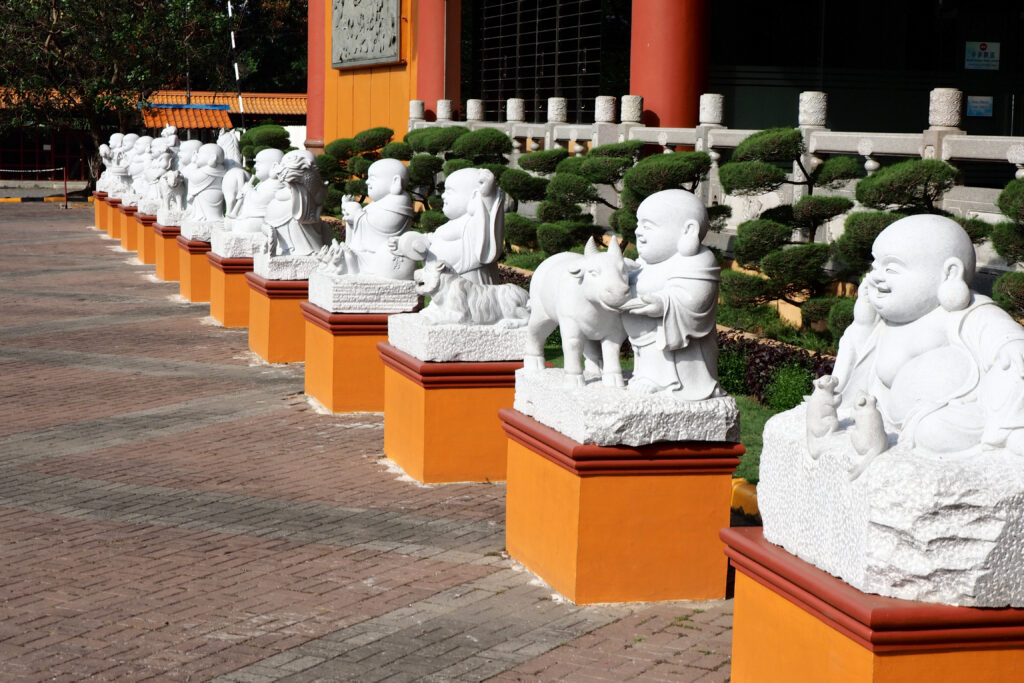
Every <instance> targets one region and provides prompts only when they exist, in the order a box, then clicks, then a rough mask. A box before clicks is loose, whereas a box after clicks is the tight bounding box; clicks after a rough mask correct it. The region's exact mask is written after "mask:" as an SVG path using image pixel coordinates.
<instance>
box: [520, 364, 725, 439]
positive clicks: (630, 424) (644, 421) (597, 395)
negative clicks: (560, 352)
mask: <svg viewBox="0 0 1024 683" xmlns="http://www.w3.org/2000/svg"><path fill="white" fill-rule="evenodd" d="M566 362H568V356H566ZM565 373H566V371H563V370H562V369H560V368H548V369H544V370H527V369H525V368H524V369H523V370H519V371H517V372H516V398H515V403H514V407H515V409H516V410H518V411H519V412H521V413H523V414H525V415H529V416H530V417H532V418H533V419H535V420H537V421H538V422H540V423H541V424H544V425H547V426H548V427H551V428H552V429H554V430H556V431H558V432H561V433H562V434H565V435H566V436H568V437H569V438H571V439H574V440H576V441H579V442H580V443H587V444H595V445H598V446H617V445H624V446H644V445H647V444H651V443H656V442H659V441H738V440H739V411H738V410H737V408H736V402H735V401H734V400H733V398H732V397H731V396H721V397H717V398H710V399H706V400H703V401H687V400H683V399H680V398H678V397H677V396H676V395H674V394H672V393H669V392H663V393H660V394H654V395H641V394H635V393H632V392H628V391H623V390H622V389H620V388H617V387H614V386H608V385H607V384H605V383H604V382H602V381H601V380H600V378H599V376H598V375H597V374H596V373H591V372H589V371H588V372H587V373H586V375H585V377H584V383H583V384H582V385H580V386H578V387H576V388H573V389H568V390H567V388H566V386H567V385H572V384H574V383H575V380H572V381H569V380H568V379H567V377H566V374H565Z"/></svg>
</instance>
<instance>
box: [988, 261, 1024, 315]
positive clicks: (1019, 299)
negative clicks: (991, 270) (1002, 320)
mask: <svg viewBox="0 0 1024 683" xmlns="http://www.w3.org/2000/svg"><path fill="white" fill-rule="evenodd" d="M992 298H993V299H994V300H995V302H996V303H997V304H999V305H1000V306H1002V307H1003V309H1004V310H1005V311H1006V312H1007V313H1009V314H1010V315H1012V316H1013V317H1015V318H1018V319H1019V318H1022V317H1024V273H1021V272H1009V273H1004V274H1002V275H1000V276H999V279H997V280H996V281H995V283H994V284H993V285H992Z"/></svg>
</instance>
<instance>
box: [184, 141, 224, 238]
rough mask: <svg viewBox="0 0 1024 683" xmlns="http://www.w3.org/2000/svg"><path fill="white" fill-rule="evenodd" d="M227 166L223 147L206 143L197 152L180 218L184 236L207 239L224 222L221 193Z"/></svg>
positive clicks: (222, 195) (222, 193)
mask: <svg viewBox="0 0 1024 683" xmlns="http://www.w3.org/2000/svg"><path fill="white" fill-rule="evenodd" d="M226 172H227V167H226V166H225V165H224V150H223V149H222V148H221V147H220V146H219V145H216V144H214V143H208V144H205V145H203V146H202V147H200V148H199V150H198V151H197V152H196V155H195V160H194V164H193V166H192V168H191V170H190V172H189V175H188V197H187V201H186V205H185V215H184V216H183V217H182V219H181V234H182V236H183V237H185V238H186V239H190V240H196V241H199V242H209V241H210V235H211V234H212V233H213V230H214V228H221V227H223V225H224V192H223V190H222V189H221V183H222V182H223V180H224V174H225V173H226Z"/></svg>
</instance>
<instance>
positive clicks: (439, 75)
mask: <svg viewBox="0 0 1024 683" xmlns="http://www.w3.org/2000/svg"><path fill="white" fill-rule="evenodd" d="M461 6H462V3H461V2H459V1H458V0H448V1H447V2H446V1H445V0H420V2H419V4H418V6H417V9H416V27H415V32H416V33H415V35H416V38H415V52H416V60H417V62H416V63H417V66H416V69H417V71H416V98H417V99H420V100H423V101H424V103H425V104H426V110H427V111H428V112H429V113H428V118H430V119H433V118H434V117H435V116H436V111H435V109H436V108H437V101H438V100H444V99H448V100H454V104H455V108H456V109H458V108H459V80H460V68H459V58H460V55H459V46H460V45H461V24H462V21H461V12H462V7H461Z"/></svg>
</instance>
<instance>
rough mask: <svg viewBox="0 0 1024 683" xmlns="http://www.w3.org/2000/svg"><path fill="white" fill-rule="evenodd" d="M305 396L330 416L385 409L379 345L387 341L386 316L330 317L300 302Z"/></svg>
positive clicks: (336, 314) (351, 314) (329, 313)
mask: <svg viewBox="0 0 1024 683" xmlns="http://www.w3.org/2000/svg"><path fill="white" fill-rule="evenodd" d="M301 312H302V317H303V318H304V319H305V326H306V393H307V394H308V395H310V396H312V397H313V398H315V399H316V400H317V401H319V402H320V403H322V404H323V405H324V407H325V408H327V409H328V410H329V411H331V412H332V413H360V412H378V413H379V412H381V411H383V410H384V362H383V361H382V360H381V358H380V352H379V351H378V350H377V345H378V344H379V343H381V342H386V341H387V339H388V316H387V314H386V313H331V312H330V311H326V310H324V309H322V308H320V307H319V306H316V305H314V304H311V303H309V302H308V301H307V302H303V304H302V307H301Z"/></svg>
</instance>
